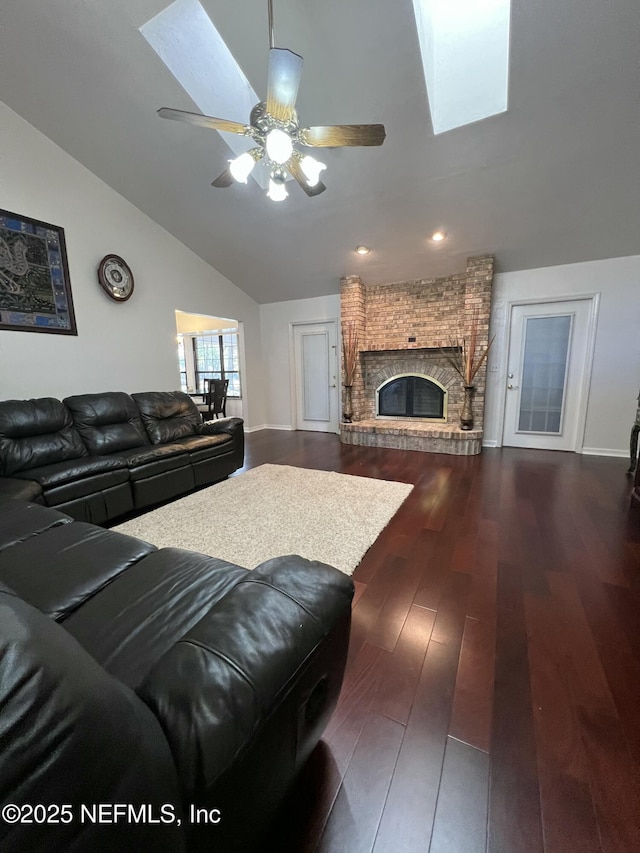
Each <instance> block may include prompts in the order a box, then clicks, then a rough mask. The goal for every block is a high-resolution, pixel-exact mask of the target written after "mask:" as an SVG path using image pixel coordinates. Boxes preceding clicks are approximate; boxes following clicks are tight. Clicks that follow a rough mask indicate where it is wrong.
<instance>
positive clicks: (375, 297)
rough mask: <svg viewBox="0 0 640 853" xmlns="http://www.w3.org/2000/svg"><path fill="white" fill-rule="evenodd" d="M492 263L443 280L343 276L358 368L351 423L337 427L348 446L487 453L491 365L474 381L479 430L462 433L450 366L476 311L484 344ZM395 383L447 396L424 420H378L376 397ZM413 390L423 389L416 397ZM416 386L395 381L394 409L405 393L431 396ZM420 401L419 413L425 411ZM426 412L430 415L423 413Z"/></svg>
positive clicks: (474, 261) (457, 386)
mask: <svg viewBox="0 0 640 853" xmlns="http://www.w3.org/2000/svg"><path fill="white" fill-rule="evenodd" d="M492 284H493V257H492V256H491V255H483V256H481V257H475V258H469V259H468V260H467V264H466V271H465V272H464V273H461V274H458V275H452V276H447V277H444V278H433V279H421V280H419V281H405V282H395V283H393V284H382V285H367V284H365V283H364V282H363V281H362V279H361V278H360V277H359V276H346V277H345V278H343V279H342V282H341V289H340V303H341V319H342V324H343V328H344V324H345V323H348V322H353V323H354V324H355V328H356V330H357V334H358V344H359V362H358V368H357V370H356V376H355V379H354V383H353V390H352V399H353V412H354V415H353V423H350V424H349V423H342V424H341V425H340V440H341V441H342V442H344V443H345V444H360V445H368V446H376V447H394V448H399V449H404V450H423V451H430V452H434V453H453V454H456V455H472V454H476V453H480V451H481V449H482V427H483V416H484V395H485V384H486V365H483V367H482V368H481V369H480V371H479V373H478V374H477V376H476V379H475V383H474V384H475V387H476V393H475V396H474V403H473V415H474V428H473V429H472V430H461V429H460V420H459V416H460V410H461V408H462V402H463V393H464V392H463V387H462V382H461V380H460V377H459V375H458V374H457V373H456V372H455V370H454V369H453V368H452V367H451V365H450V364H449V362H448V361H447V358H446V356H445V355H444V354H443V350H444V351H445V352H446V351H447V349H448V348H449V347H450V345H451V341H452V339H456V338H460V337H462V336H466V337H468V335H469V329H470V321H471V318H472V316H473V313H474V311H477V312H478V314H479V318H480V325H479V340H478V345H479V347H481V348H482V349H484V348H485V347H486V346H487V343H488V338H489V315H490V309H491V288H492ZM395 377H418V378H420V379H422V378H425V379H427V380H428V381H429V382H430V383H433V384H434V386H436V387H438V388H440V389H442V391H443V401H444V402H443V407H442V408H443V411H442V413H439V412H432V413H431V414H432V415H435V416H432V417H428V418H423V417H420V416H417V417H416V416H415V414H412V415H410V416H407V414H406V411H407V410H406V407H405V411H404V412H403V414H394V415H392V416H389V415H386V416H384V415H382V416H381V415H380V414H379V413H378V409H377V403H378V398H379V395H380V393H381V391H383V389H384V388H385V387H387V383H389V381H390V380H392V379H394V378H395ZM416 388H417V389H418V390H417V391H416ZM423 388H424V386H423V385H420V384H418V382H417V380H411V382H410V383H407V384H406V386H404V387H403V385H402V384H401V383H397V385H396V386H395V387H394V393H395V397H394V399H393V402H392V404H391V406H390V408H391V409H392V410H393V411H394V412H400V411H403V401H405V397H403V394H405V395H406V394H410V395H412V396H411V400H410V401H409V403H410V404H411V405H413V406H414V407H415V399H414V397H415V395H416V394H424V393H427V392H426V391H424V390H423ZM422 406H423V403H422V400H421V399H419V400H418V411H422V410H423V409H422ZM425 411H426V409H425Z"/></svg>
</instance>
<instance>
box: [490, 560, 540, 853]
mask: <svg viewBox="0 0 640 853" xmlns="http://www.w3.org/2000/svg"><path fill="white" fill-rule="evenodd" d="M522 596H523V588H522V574H521V570H520V568H519V567H518V566H516V565H513V564H510V563H500V564H499V566H498V600H497V605H496V607H497V616H496V660H495V687H494V695H493V708H494V713H493V725H492V732H491V794H490V806H489V808H490V813H489V844H488V850H489V853H543V851H544V843H543V838H542V821H541V814H540V789H539V782H538V769H537V763H536V748H535V736H534V727H533V714H532V706H531V688H530V681H529V662H528V649H527V634H526V628H525V617H524V603H523V597H522Z"/></svg>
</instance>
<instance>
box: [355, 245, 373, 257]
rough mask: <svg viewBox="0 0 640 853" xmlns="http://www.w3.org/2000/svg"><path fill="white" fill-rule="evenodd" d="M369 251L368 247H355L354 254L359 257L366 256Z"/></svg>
mask: <svg viewBox="0 0 640 853" xmlns="http://www.w3.org/2000/svg"><path fill="white" fill-rule="evenodd" d="M370 251H371V249H370V248H369V247H368V246H356V252H357V253H358V254H359V255H368V254H369V252H370Z"/></svg>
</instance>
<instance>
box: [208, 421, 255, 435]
mask: <svg viewBox="0 0 640 853" xmlns="http://www.w3.org/2000/svg"><path fill="white" fill-rule="evenodd" d="M197 432H198V435H217V434H218V433H221V432H228V433H229V435H232V436H239V435H242V436H244V420H243V419H242V418H219V419H218V420H213V421H205V422H204V423H203V424H200V425H199V426H198V430H197Z"/></svg>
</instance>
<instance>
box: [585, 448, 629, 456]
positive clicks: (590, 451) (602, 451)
mask: <svg viewBox="0 0 640 853" xmlns="http://www.w3.org/2000/svg"><path fill="white" fill-rule="evenodd" d="M581 453H584V455H585V456H615V457H617V458H618V459H628V458H629V450H628V449H627V450H614V449H613V448H611V447H583V448H582V451H581Z"/></svg>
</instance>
